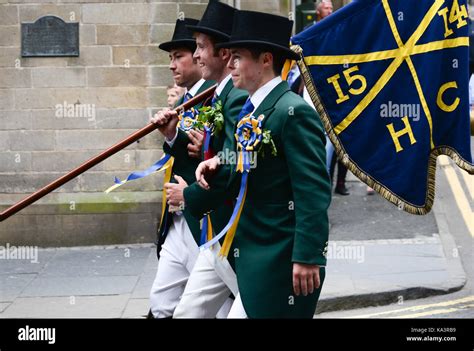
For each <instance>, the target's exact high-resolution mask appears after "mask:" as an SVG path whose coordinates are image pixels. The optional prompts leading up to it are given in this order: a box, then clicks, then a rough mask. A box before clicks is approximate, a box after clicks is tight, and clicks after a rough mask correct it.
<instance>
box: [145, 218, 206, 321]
mask: <svg viewBox="0 0 474 351" xmlns="http://www.w3.org/2000/svg"><path fill="white" fill-rule="evenodd" d="M172 217H173V219H172V221H171V225H170V228H169V231H168V235H167V237H166V240H165V242H164V244H163V246H162V247H161V251H160V260H159V264H158V270H157V272H156V277H155V281H154V282H153V287H152V288H151V291H150V308H151V312H152V313H153V316H154V317H155V318H164V317H171V316H172V315H173V312H174V310H175V308H176V306H177V305H178V302H179V299H180V297H181V295H182V293H183V291H184V287H185V286H186V283H187V281H188V278H189V274H190V273H191V271H192V269H193V267H194V264H195V263H196V259H197V256H198V254H199V248H198V246H197V245H196V242H195V241H194V238H193V235H192V234H191V231H190V230H189V227H188V224H187V223H186V220H185V218H184V216H183V215H180V216H178V215H173V216H172Z"/></svg>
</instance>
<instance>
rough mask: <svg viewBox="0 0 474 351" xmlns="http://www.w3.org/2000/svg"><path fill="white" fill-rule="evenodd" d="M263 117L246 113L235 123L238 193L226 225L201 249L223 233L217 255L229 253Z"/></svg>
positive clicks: (242, 206)
mask: <svg viewBox="0 0 474 351" xmlns="http://www.w3.org/2000/svg"><path fill="white" fill-rule="evenodd" d="M264 118H265V116H264V115H260V116H258V118H256V117H255V116H252V115H247V116H245V117H243V118H242V119H241V120H240V121H239V122H238V124H237V130H236V133H235V138H236V140H237V151H238V152H239V156H238V161H237V168H236V171H237V172H240V173H242V179H241V182H240V190H239V195H238V196H237V202H236V204H235V206H234V210H233V212H232V216H231V218H230V220H229V222H228V223H227V225H226V226H225V227H224V229H222V231H221V232H220V233H219V234H217V235H216V236H215V237H214V238H213V239H212V240H209V241H208V242H206V243H205V244H204V245H202V246H201V250H205V249H207V248H209V247H211V246H212V245H214V244H215V243H217V242H218V241H219V239H220V238H222V237H223V236H224V235H225V236H226V237H225V240H224V242H223V244H222V248H221V250H220V252H219V256H221V257H227V256H228V254H229V250H230V246H231V245H232V241H233V240H234V236H235V232H236V230H237V225H238V224H239V219H240V214H241V213H242V210H243V208H244V203H245V197H246V195H247V179H248V175H249V172H250V166H251V164H250V153H251V152H254V151H256V150H257V147H258V145H259V144H260V143H261V142H262V138H263V134H264V132H263V130H262V121H263V119H264Z"/></svg>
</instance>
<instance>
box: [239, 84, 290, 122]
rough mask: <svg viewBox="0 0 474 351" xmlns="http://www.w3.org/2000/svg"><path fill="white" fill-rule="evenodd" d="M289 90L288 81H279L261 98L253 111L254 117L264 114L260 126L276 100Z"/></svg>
mask: <svg viewBox="0 0 474 351" xmlns="http://www.w3.org/2000/svg"><path fill="white" fill-rule="evenodd" d="M289 90H290V88H289V87H288V83H287V82H286V81H283V82H281V83H280V84H278V85H277V86H276V87H275V88H274V89H273V90H272V91H271V92H270V94H268V95H267V96H266V97H265V99H263V101H262V103H261V104H260V105H259V106H258V108H257V109H256V110H255V112H254V113H253V115H254V116H255V117H258V116H260V115H262V114H263V115H264V116H265V118H264V119H263V121H262V128H263V127H264V126H265V123H266V121H267V120H268V118H269V117H270V115H271V114H272V112H273V110H274V109H275V104H276V103H277V101H278V100H279V99H280V98H281V97H282V95H283V94H285V93H286V92H288V91H289ZM236 126H237V123H236Z"/></svg>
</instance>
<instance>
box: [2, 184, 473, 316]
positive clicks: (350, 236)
mask: <svg viewBox="0 0 474 351" xmlns="http://www.w3.org/2000/svg"><path fill="white" fill-rule="evenodd" d="M347 184H348V186H349V190H350V192H351V194H350V195H349V196H339V195H335V196H334V197H333V202H332V204H331V208H330V222H331V234H330V240H331V241H330V244H329V248H328V249H329V250H328V265H327V275H326V281H325V283H324V286H323V291H322V294H321V298H320V302H319V304H318V309H317V313H323V312H328V311H335V310H346V309H353V308H361V307H366V306H375V305H384V304H390V303H394V302H398V303H402V302H403V301H404V300H409V299H416V298H422V297H427V296H431V295H439V294H447V293H450V292H454V291H457V290H459V289H461V288H462V287H463V286H464V284H465V283H466V274H465V272H464V270H463V267H462V264H461V261H460V259H459V256H458V255H457V254H456V246H455V243H454V240H453V237H452V236H451V234H450V233H449V230H448V226H447V223H446V214H445V213H444V212H443V209H442V206H439V205H437V203H436V201H435V207H434V209H433V211H432V212H431V213H430V214H428V215H426V216H414V215H409V214H407V213H405V212H403V211H399V210H398V209H397V207H395V206H393V205H392V204H390V203H388V202H387V201H386V200H384V199H382V198H381V197H380V196H379V195H377V194H375V195H371V196H368V195H367V194H366V187H365V185H364V184H362V183H361V182H360V181H358V180H357V179H356V178H355V177H354V176H352V175H349V177H348V182H347ZM12 249H13V248H10V253H11V252H13V251H12ZM4 256H5V255H4ZM4 256H3V257H2V256H1V252H0V318H143V317H144V315H145V314H146V313H147V311H148V294H149V290H150V287H151V285H152V282H153V279H154V277H155V273H156V268H157V264H158V262H157V258H156V250H155V247H154V245H153V244H135V245H119V246H107V247H72V248H43V249H42V248H40V249H38V251H37V252H36V254H34V249H33V248H32V250H31V252H30V256H28V259H19V258H13V257H12V255H10V257H4ZM23 258H25V257H23Z"/></svg>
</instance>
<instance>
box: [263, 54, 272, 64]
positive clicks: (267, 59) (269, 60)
mask: <svg viewBox="0 0 474 351" xmlns="http://www.w3.org/2000/svg"><path fill="white" fill-rule="evenodd" d="M262 56H263V57H262V58H263V65H264V66H265V67H273V54H272V53H271V52H264V53H262Z"/></svg>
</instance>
